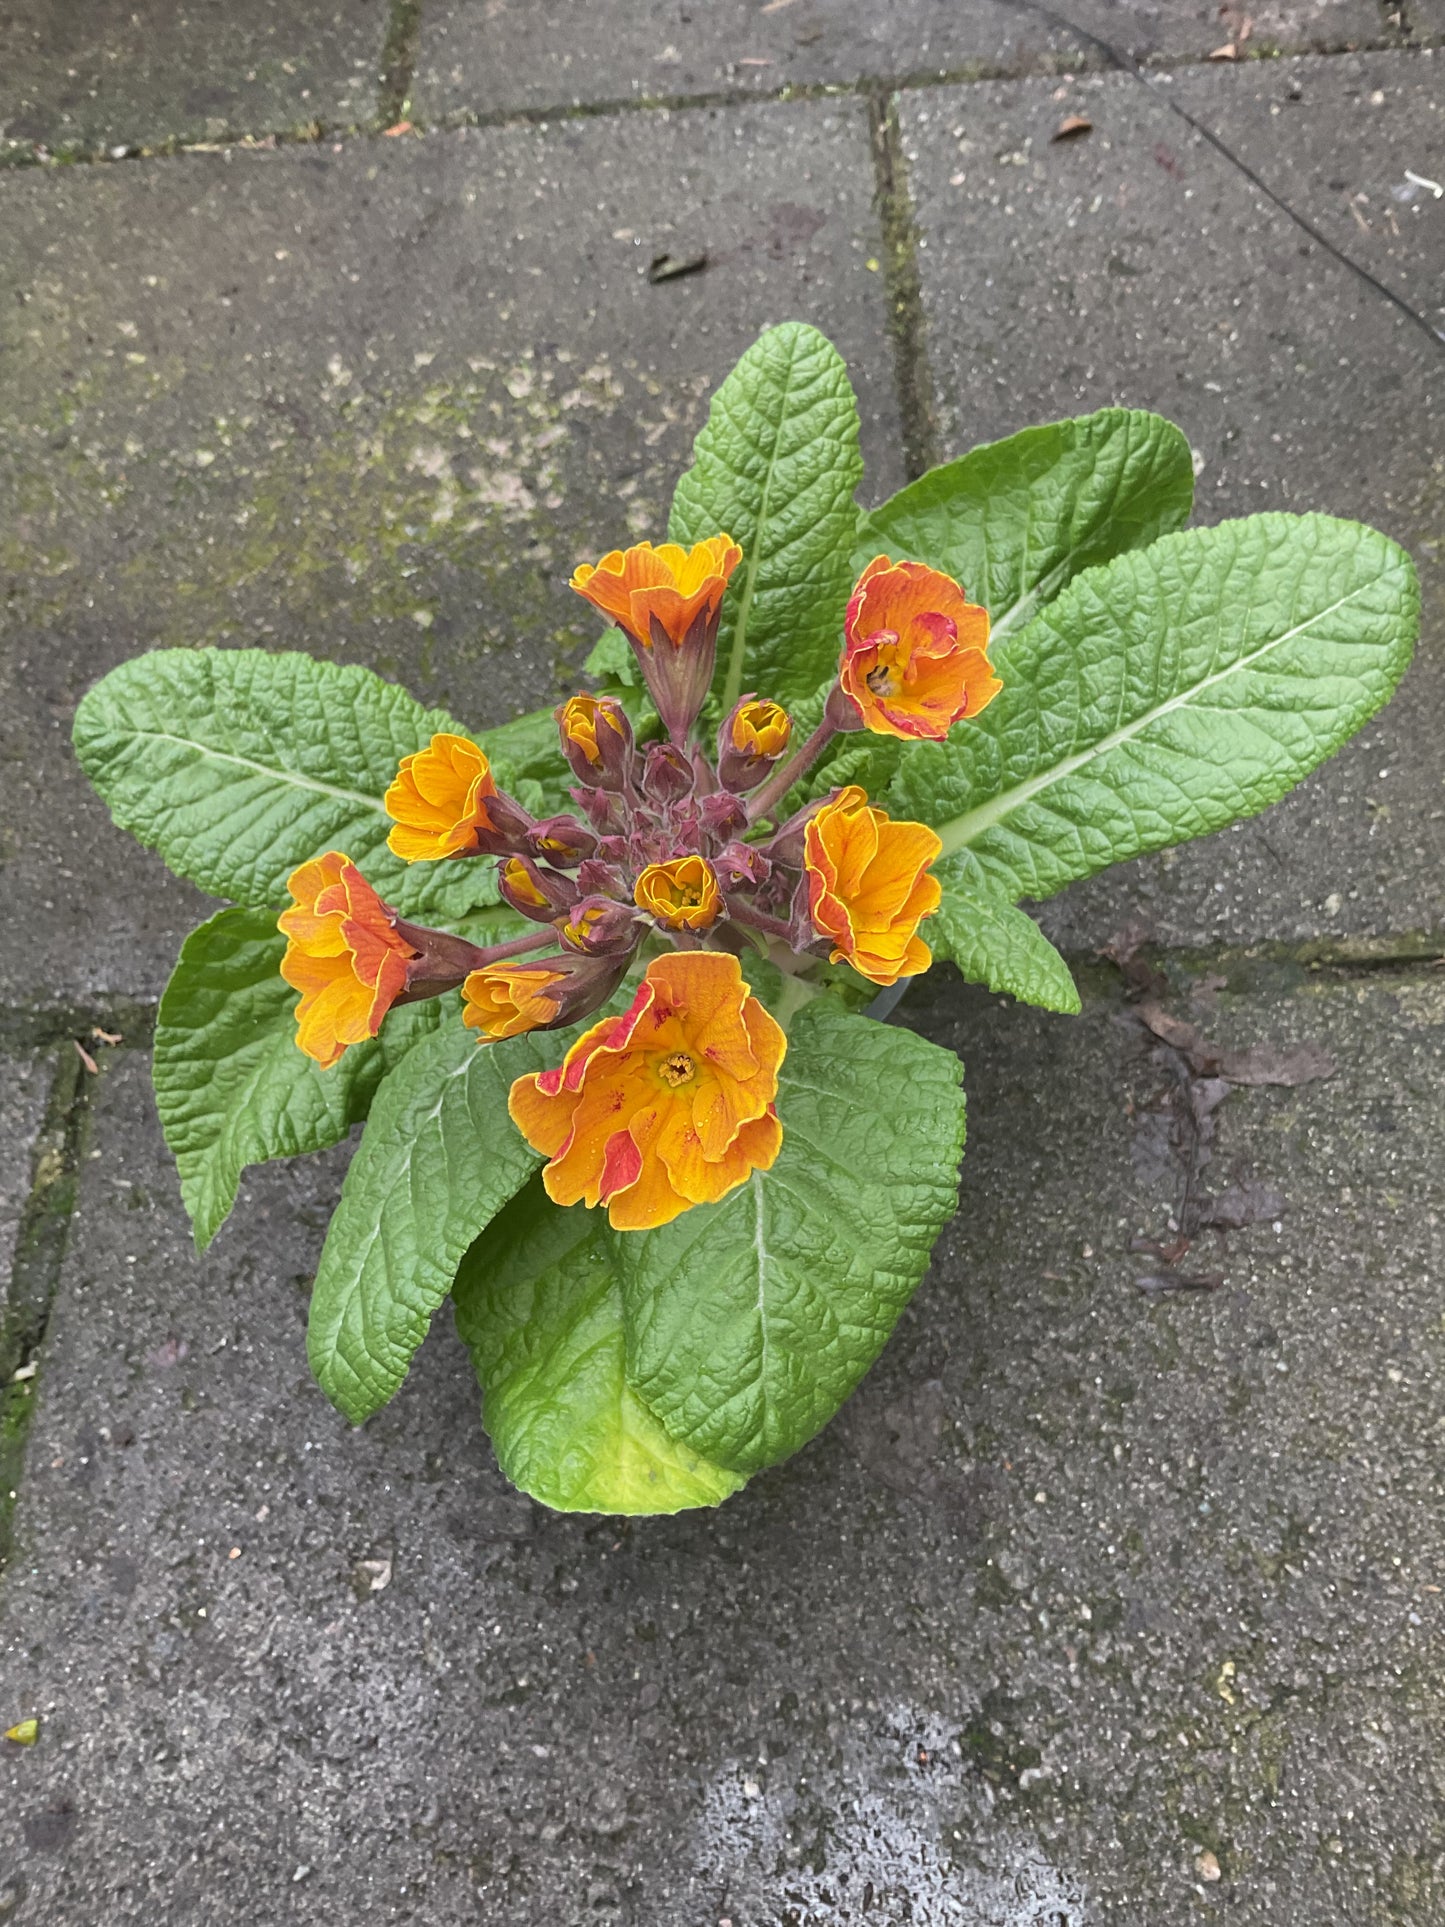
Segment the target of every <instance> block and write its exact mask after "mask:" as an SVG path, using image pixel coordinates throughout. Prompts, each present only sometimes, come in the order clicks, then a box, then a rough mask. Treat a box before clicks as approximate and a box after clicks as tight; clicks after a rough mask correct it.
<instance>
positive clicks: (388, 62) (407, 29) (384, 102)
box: [376, 0, 422, 129]
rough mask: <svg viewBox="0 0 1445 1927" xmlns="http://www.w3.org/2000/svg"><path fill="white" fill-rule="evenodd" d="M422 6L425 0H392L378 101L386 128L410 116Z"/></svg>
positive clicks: (377, 111)
mask: <svg viewBox="0 0 1445 1927" xmlns="http://www.w3.org/2000/svg"><path fill="white" fill-rule="evenodd" d="M421 7H422V0H392V8H391V21H390V24H389V25H388V27H387V33H386V45H385V46H384V47H383V49H382V54H381V88H380V91H379V93H378V95H377V103H376V113H377V119H378V121H379V122H380V124H381V126H382V128H383V129H385V128H388V127H395V126H396V124H397V123H398V121H401V120H404V119H405V117H406V110H407V107H408V106H409V104H410V96H411V84H412V81H413V79H414V78H415V75H416V55H417V45H418V43H419V41H420V39H421Z"/></svg>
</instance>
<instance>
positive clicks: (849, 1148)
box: [615, 997, 964, 1474]
mask: <svg viewBox="0 0 1445 1927" xmlns="http://www.w3.org/2000/svg"><path fill="white" fill-rule="evenodd" d="M959 1078H960V1072H959V1064H958V1059H957V1058H956V1057H954V1056H953V1054H952V1053H951V1052H949V1051H945V1050H940V1049H939V1048H938V1047H937V1045H935V1044H930V1043H928V1042H926V1041H925V1039H923V1038H922V1037H917V1036H915V1035H914V1034H913V1033H912V1032H911V1031H906V1030H897V1029H893V1028H891V1027H889V1026H888V1025H886V1024H875V1023H872V1022H870V1021H869V1020H868V1019H867V1018H864V1017H854V1016H850V1015H849V1014H848V1013H847V1012H845V1011H842V1010H839V1009H838V1008H837V1007H836V1005H834V1004H833V1002H832V1000H831V999H829V998H823V997H820V998H818V999H816V1000H815V1001H814V1002H813V1003H811V1004H809V1005H807V1006H806V1008H805V1009H803V1010H802V1011H800V1012H799V1013H798V1015H797V1016H796V1017H795V1018H794V1019H793V1022H792V1027H791V1031H790V1035H789V1041H788V1054H787V1056H786V1058H785V1059H784V1060H783V1069H782V1075H781V1078H780V1082H779V1090H778V1116H779V1117H780V1118H781V1119H782V1123H783V1148H782V1150H781V1152H780V1153H779V1155H778V1160H777V1163H776V1164H775V1165H774V1166H773V1168H772V1170H771V1171H768V1172H754V1174H753V1175H752V1177H751V1178H750V1179H749V1180H748V1181H747V1183H746V1184H744V1185H742V1186H740V1188H739V1189H738V1190H737V1191H735V1192H733V1194H732V1195H731V1196H730V1197H728V1198H725V1199H724V1200H723V1202H722V1203H721V1204H716V1205H698V1206H695V1207H694V1208H693V1209H692V1210H690V1211H686V1212H684V1213H683V1215H682V1216H681V1217H680V1218H678V1219H676V1220H675V1221H674V1222H673V1223H672V1224H670V1225H664V1226H663V1227H662V1229H661V1230H658V1231H647V1232H639V1233H635V1234H630V1235H627V1236H619V1237H618V1238H617V1239H616V1240H615V1245H616V1248H617V1252H618V1262H619V1265H620V1268H621V1274H622V1291H623V1303H624V1306H625V1311H626V1319H627V1339H628V1346H627V1376H628V1380H629V1382H630V1383H631V1384H632V1386H633V1387H634V1388H635V1390H636V1391H637V1393H638V1395H639V1396H640V1397H641V1398H642V1399H644V1400H645V1402H646V1403H647V1405H648V1407H649V1409H650V1410H651V1411H652V1412H653V1413H654V1414H655V1415H656V1417H657V1418H658V1420H659V1421H660V1422H661V1424H662V1425H664V1426H665V1427H666V1429H667V1431H668V1433H669V1435H670V1436H671V1437H672V1438H674V1439H676V1440H678V1441H679V1442H680V1443H683V1444H686V1445H688V1446H690V1447H691V1448H692V1450H693V1451H695V1452H699V1453H701V1454H702V1455H703V1456H704V1457H705V1458H708V1459H711V1460H713V1461H714V1462H715V1463H717V1464H718V1465H724V1466H727V1467H729V1468H730V1469H731V1470H732V1471H734V1472H739V1473H743V1474H750V1473H753V1472H756V1471H757V1470H758V1469H759V1468H760V1467H762V1466H765V1465H771V1464H773V1463H774V1462H775V1461H777V1460H779V1459H784V1458H786V1457H787V1456H788V1455H789V1453H791V1452H796V1451H797V1449H798V1447H799V1446H800V1445H802V1444H803V1443H804V1442H805V1441H806V1440H808V1439H810V1438H811V1437H812V1436H813V1434H814V1433H815V1432H816V1431H817V1430H818V1428H819V1427H820V1426H821V1425H823V1424H825V1423H826V1422H827V1420H828V1419H829V1418H831V1417H832V1415H833V1413H834V1412H835V1411H836V1410H837V1409H838V1407H839V1406H840V1405H841V1404H842V1402H843V1400H844V1399H845V1398H846V1397H847V1396H848V1394H849V1393H850V1392H851V1391H852V1389H853V1387H854V1386H855V1385H856V1384H857V1383H858V1381H859V1379H860V1378H861V1377H862V1376H863V1374H864V1372H866V1371H867V1369H868V1367H869V1366H870V1365H871V1364H872V1362H873V1360H874V1359H875V1358H876V1357H877V1355H878V1353H879V1351H880V1350H881V1349H882V1347H883V1344H884V1341H885V1340H886V1339H887V1337H888V1334H889V1332H890V1331H892V1329H893V1325H894V1322H895V1320H896V1319H897V1317H898V1314H899V1313H900V1312H901V1311H902V1309H903V1307H904V1306H905V1305H906V1304H907V1302H908V1300H909V1298H910V1297H911V1296H912V1294H913V1290H914V1287H915V1286H916V1285H917V1283H918V1281H919V1279H920V1278H921V1277H922V1276H923V1272H924V1268H925V1266H926V1265H927V1263H928V1254H929V1251H930V1250H931V1248H932V1246H933V1241H934V1239H935V1238H936V1237H937V1235H938V1233H939V1230H940V1229H941V1228H942V1226H943V1224H944V1221H945V1220H946V1219H947V1217H948V1215H949V1213H950V1212H951V1211H952V1209H953V1207H954V1203H955V1200H956V1198H957V1192H958V1182H957V1170H956V1167H957V1163H958V1158H959V1153H960V1151H961V1150H962V1148H963V1117H964V1108H963V1092H962V1091H961V1089H960V1088H959Z"/></svg>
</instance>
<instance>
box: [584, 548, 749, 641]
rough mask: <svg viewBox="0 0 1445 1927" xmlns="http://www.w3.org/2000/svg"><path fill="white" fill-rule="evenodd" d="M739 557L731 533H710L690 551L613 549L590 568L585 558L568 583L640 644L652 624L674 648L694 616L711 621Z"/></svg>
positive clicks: (649, 637) (650, 633) (649, 634)
mask: <svg viewBox="0 0 1445 1927" xmlns="http://www.w3.org/2000/svg"><path fill="white" fill-rule="evenodd" d="M742 559H743V552H742V550H741V549H740V548H739V547H738V545H737V543H736V542H734V541H733V539H732V537H731V536H730V535H710V536H709V537H708V538H707V540H706V541H705V542H696V543H694V544H693V546H692V548H691V549H683V548H679V546H678V545H677V543H676V542H664V543H662V545H661V546H660V547H659V548H656V549H655V548H653V546H652V544H651V543H650V542H639V543H638V544H637V545H636V546H635V547H634V548H630V549H613V550H612V552H611V554H610V555H604V556H603V558H602V560H601V561H600V562H599V563H598V564H597V566H596V568H593V567H592V565H591V564H590V563H587V562H584V563H583V564H582V565H581V566H580V567H579V568H578V569H577V571H576V573H575V574H574V575H573V577H572V584H571V586H572V587H573V588H574V589H575V590H576V591H577V593H578V595H581V596H586V598H587V600H588V601H589V602H590V603H592V604H593V606H594V607H595V608H598V609H600V610H601V611H602V613H603V614H604V615H605V616H608V617H610V618H611V620H612V621H613V622H615V623H616V624H617V625H618V626H619V628H622V629H625V630H626V631H627V633H628V634H629V635H630V636H632V637H633V638H634V639H635V640H636V641H637V642H639V643H641V644H642V645H643V647H644V648H648V649H650V648H651V647H652V644H653V641H654V639H655V638H654V633H653V625H654V624H656V625H657V628H658V629H659V630H660V631H661V633H662V635H663V636H664V637H665V638H666V639H667V640H668V641H669V642H671V643H673V644H674V645H675V646H677V647H679V648H680V647H681V645H682V641H683V638H684V637H685V636H686V635H687V632H688V631H689V629H691V628H692V626H693V624H694V622H696V621H697V619H698V617H699V616H705V617H706V619H707V620H708V621H709V622H710V623H716V620H717V616H718V612H719V610H720V609H721V608H722V599H723V591H724V590H725V589H726V588H727V586H728V577H729V576H730V575H731V574H732V572H733V570H734V569H735V568H736V567H737V565H738V564H739V562H741V561H742Z"/></svg>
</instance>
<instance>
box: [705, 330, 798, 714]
mask: <svg viewBox="0 0 1445 1927" xmlns="http://www.w3.org/2000/svg"><path fill="white" fill-rule="evenodd" d="M797 362H798V346H797V343H796V342H795V341H791V340H790V341H789V343H788V366H787V370H786V372H785V373H784V376H783V382H782V397H781V400H780V402H779V405H778V416H777V421H776V423H775V425H774V429H773V445H772V449H771V451H770V453H769V455H768V466H767V472H766V474H765V475H764V476H763V486H762V493H761V495H760V496H759V498H758V522H757V527H756V528H755V529H754V531H753V543H752V549H753V552H752V555H751V556H750V557H748V558H747V560H746V562H745V564H744V575H743V592H742V596H741V598H740V599H739V602H738V615H737V621H736V622H735V623H734V625H733V633H732V641H731V643H730V645H729V648H728V673H727V680H726V682H725V683H724V684H723V696H722V706H723V708H724V710H730V709H731V708H732V706H733V704H734V703H735V702H736V701H737V699H738V697H739V696H740V695H741V693H742V687H743V664H744V655H745V652H746V649H747V641H748V623H749V621H750V619H751V617H752V609H753V592H754V590H755V589H756V587H757V579H758V570H759V568H761V566H762V558H763V530H764V529H765V528H766V527H767V522H768V514H769V505H770V503H771V501H772V493H773V476H774V474H775V472H776V470H777V467H778V463H779V461H780V460H781V459H782V458H781V454H780V449H781V447H782V441H783V428H784V425H785V423H786V422H787V419H788V402H789V400H790V398H791V396H792V392H793V374H794V370H795V369H796V367H797Z"/></svg>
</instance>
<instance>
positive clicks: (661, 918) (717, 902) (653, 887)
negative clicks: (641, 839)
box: [632, 856, 722, 930]
mask: <svg viewBox="0 0 1445 1927" xmlns="http://www.w3.org/2000/svg"><path fill="white" fill-rule="evenodd" d="M632 897H633V901H634V902H635V903H636V905H637V907H638V909H639V910H645V911H646V912H647V914H648V916H650V917H651V918H653V919H654V921H655V922H657V923H660V924H661V925H662V927H663V929H664V930H706V929H707V928H708V926H709V925H710V924H714V923H716V922H717V919H718V915H719V912H720V911H721V910H722V891H721V890H719V888H718V883H717V877H716V875H715V874H714V871H713V867H712V865H711V864H710V863H708V862H706V861H705V860H704V858H702V857H700V856H679V857H674V858H673V860H672V862H671V863H649V864H648V866H647V868H646V869H645V870H644V871H643V872H642V874H641V875H640V876H639V877H638V879H637V882H636V884H635V885H634V887H633V891H632Z"/></svg>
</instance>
